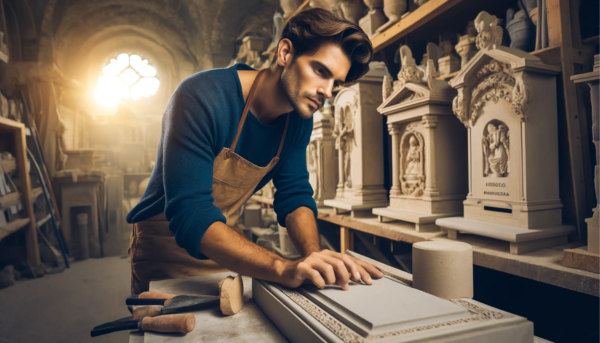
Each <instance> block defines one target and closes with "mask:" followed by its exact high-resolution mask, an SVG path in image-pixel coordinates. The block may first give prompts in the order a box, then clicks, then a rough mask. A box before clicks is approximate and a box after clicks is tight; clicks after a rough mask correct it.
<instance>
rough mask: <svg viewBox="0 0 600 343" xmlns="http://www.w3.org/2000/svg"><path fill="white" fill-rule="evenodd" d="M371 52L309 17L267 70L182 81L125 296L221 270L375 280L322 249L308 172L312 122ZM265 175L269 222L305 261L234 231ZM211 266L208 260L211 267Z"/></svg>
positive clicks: (320, 281)
mask: <svg viewBox="0 0 600 343" xmlns="http://www.w3.org/2000/svg"><path fill="white" fill-rule="evenodd" d="M372 53H373V50H372V46H371V43H370V42H369V40H368V38H367V36H366V35H365V34H364V32H363V31H362V30H361V29H360V28H359V27H358V26H356V25H355V24H352V23H349V22H346V21H343V20H340V19H338V18H337V17H335V16H334V15H333V14H332V13H331V12H328V11H325V10H321V9H312V10H308V11H305V12H302V13H300V14H298V15H297V16H295V17H293V18H291V19H290V21H289V22H288V23H287V24H286V26H285V28H284V30H283V32H282V38H281V40H280V42H279V45H278V48H277V53H276V56H275V57H274V60H273V63H272V65H271V67H270V68H268V69H265V70H263V71H260V72H259V71H256V70H253V69H251V68H250V67H248V66H247V65H244V64H236V65H234V66H232V67H229V68H224V69H213V70H208V71H204V72H201V73H197V74H195V75H192V76H191V77H189V78H188V79H186V80H184V81H183V82H182V83H181V84H180V85H179V87H178V88H177V90H176V91H175V93H174V94H173V96H172V98H171V100H170V101H169V104H168V106H167V109H166V111H165V114H164V117H163V132H162V135H161V140H160V143H159V146H158V156H157V161H156V166H155V167H154V170H153V172H152V176H151V178H150V182H149V184H148V187H147V188H146V191H145V193H144V195H143V197H142V199H141V201H140V203H139V204H138V205H137V206H136V207H135V208H134V209H133V210H132V211H131V212H130V213H129V215H128V216H127V221H128V222H129V223H135V224H134V226H133V233H132V237H131V244H130V248H129V254H130V260H131V273H132V279H131V283H132V293H133V294H138V293H140V292H143V291H146V290H148V286H149V282H150V280H151V279H164V278H176V277H183V276H189V275H201V274H207V273H213V272H218V271H223V270H224V269H222V268H227V269H229V270H233V271H237V272H240V273H242V274H244V275H247V276H251V277H257V278H260V279H264V280H269V281H274V282H279V283H281V284H282V285H285V286H287V287H292V288H293V287H298V286H300V285H301V284H303V283H305V282H312V283H313V284H315V285H316V286H317V287H320V288H322V287H324V286H325V285H326V284H334V283H336V284H338V285H340V286H341V287H342V289H345V290H347V289H348V288H349V286H348V281H349V279H353V280H355V281H358V280H361V279H362V280H363V281H364V282H366V283H367V284H371V283H372V279H371V276H373V277H376V278H380V277H383V274H382V273H381V272H380V271H379V270H377V269H376V268H374V267H373V266H371V265H370V264H367V263H365V262H362V261H360V260H357V259H354V258H352V257H349V256H347V255H343V254H340V253H336V252H332V251H329V250H321V249H320V247H319V237H318V232H317V226H316V220H315V216H316V214H317V208H316V205H315V202H314V200H313V198H312V189H311V187H310V184H309V182H308V172H307V169H306V147H307V145H308V142H309V140H310V134H311V131H312V115H313V113H314V112H315V111H316V110H317V109H319V108H320V107H321V106H322V105H323V102H324V101H325V99H326V98H331V96H332V94H331V93H332V90H333V88H334V87H336V86H338V85H341V84H343V83H347V82H351V81H354V80H356V79H358V78H359V77H361V76H363V75H364V74H365V73H366V72H367V71H368V63H369V61H370V60H371V58H372ZM271 179H273V182H274V184H275V187H277V192H276V193H275V199H274V209H275V212H276V213H277V220H278V222H279V223H280V224H281V225H282V226H286V227H287V229H288V232H289V235H290V237H291V239H292V241H293V243H294V245H295V246H296V248H297V249H298V251H299V252H300V253H301V254H302V256H304V257H303V258H302V259H300V260H298V261H288V260H285V259H283V258H281V257H279V256H278V255H276V254H273V253H271V252H269V251H267V250H266V249H263V248H261V247H259V246H257V245H255V244H253V243H252V242H249V241H248V240H246V239H245V238H244V237H243V236H242V235H240V234H239V233H237V232H236V231H235V230H234V229H232V226H234V224H235V223H236V221H237V219H238V218H239V212H240V211H239V210H240V207H241V206H242V205H243V204H244V203H245V202H246V200H247V199H248V198H249V197H250V196H251V195H252V194H253V193H254V192H255V191H256V190H257V189H260V188H261V187H263V186H264V185H265V184H266V183H267V182H268V181H269V180H271ZM208 258H209V259H210V260H208Z"/></svg>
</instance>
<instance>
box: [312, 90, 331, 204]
mask: <svg viewBox="0 0 600 343" xmlns="http://www.w3.org/2000/svg"><path fill="white" fill-rule="evenodd" d="M332 129H333V116H332V106H331V104H330V103H329V101H327V102H325V106H323V108H322V109H321V110H319V111H317V112H316V113H315V114H314V116H313V131H312V134H311V136H310V143H309V144H308V148H307V150H306V165H307V168H308V173H309V181H310V184H311V186H312V188H313V191H314V194H313V198H314V199H315V202H316V203H317V206H323V205H324V204H325V200H326V199H333V198H334V197H335V189H336V185H337V180H338V174H337V160H336V154H335V144H334V139H333V135H332Z"/></svg>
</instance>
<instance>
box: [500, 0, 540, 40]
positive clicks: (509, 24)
mask: <svg viewBox="0 0 600 343" xmlns="http://www.w3.org/2000/svg"><path fill="white" fill-rule="evenodd" d="M519 6H522V5H521V4H520V3H519ZM506 30H507V31H508V35H509V36H510V40H511V42H510V47H511V48H515V49H520V50H523V51H525V52H530V51H533V50H535V35H536V28H535V25H533V22H532V21H531V18H529V15H528V14H527V12H526V9H524V8H522V9H520V10H519V11H517V12H515V10H514V9H512V8H510V9H508V11H506Z"/></svg>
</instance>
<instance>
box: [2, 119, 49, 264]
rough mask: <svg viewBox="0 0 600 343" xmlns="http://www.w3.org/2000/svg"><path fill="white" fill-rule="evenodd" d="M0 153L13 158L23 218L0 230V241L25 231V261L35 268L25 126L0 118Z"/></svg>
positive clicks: (37, 260) (36, 258)
mask: <svg viewBox="0 0 600 343" xmlns="http://www.w3.org/2000/svg"><path fill="white" fill-rule="evenodd" d="M0 137H2V139H0V151H10V153H11V154H13V156H15V159H16V162H17V169H18V173H19V180H20V181H21V189H20V190H19V193H20V194H21V204H22V206H23V211H24V212H25V214H26V217H25V218H21V219H17V220H14V221H12V222H10V223H9V224H8V225H6V226H4V227H2V228H0V240H1V239H3V238H5V237H6V236H8V235H11V234H13V233H15V232H17V231H19V230H21V229H23V230H25V240H26V244H25V249H26V256H27V261H28V262H29V264H30V265H31V266H32V267H33V268H35V267H38V266H39V265H40V264H41V261H40V252H39V247H38V239H37V222H36V218H35V213H34V211H33V192H32V188H31V180H30V179H29V173H28V168H27V144H26V140H25V125H23V124H22V123H19V122H16V121H14V120H10V119H7V118H3V117H0Z"/></svg>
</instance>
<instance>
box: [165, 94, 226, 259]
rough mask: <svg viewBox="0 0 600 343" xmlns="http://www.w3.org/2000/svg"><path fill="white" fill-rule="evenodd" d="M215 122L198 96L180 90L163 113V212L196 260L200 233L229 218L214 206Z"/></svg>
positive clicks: (177, 237)
mask: <svg viewBox="0 0 600 343" xmlns="http://www.w3.org/2000/svg"><path fill="white" fill-rule="evenodd" d="M214 132H215V123H214V120H213V118H212V117H211V116H210V115H209V113H208V111H207V110H206V107H205V106H203V105H202V103H201V102H200V100H199V99H197V98H194V97H192V96H191V95H189V94H187V93H186V92H185V91H184V90H182V89H178V90H176V91H175V93H174V94H173V96H172V98H171V100H170V101H169V104H168V105H167V109H166V111H165V115H164V118H163V135H164V146H163V156H164V159H163V170H164V173H163V175H164V176H163V184H164V188H165V216H166V218H167V220H168V221H169V229H170V230H171V231H172V232H173V234H174V235H175V241H176V242H177V245H179V246H180V247H182V248H184V249H185V250H186V251H187V252H188V253H189V254H190V255H191V256H193V257H195V258H197V259H206V258H207V257H206V256H204V255H203V254H201V253H200V241H201V240H202V236H203V235H204V233H205V232H206V230H207V229H208V227H209V226H210V225H212V224H213V223H214V222H216V221H221V222H223V223H225V216H224V215H223V214H222V213H221V210H220V209H219V208H218V207H216V206H215V205H213V200H214V199H213V196H212V179H213V164H214V160H215V154H214V152H213V147H212V145H213V142H214Z"/></svg>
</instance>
